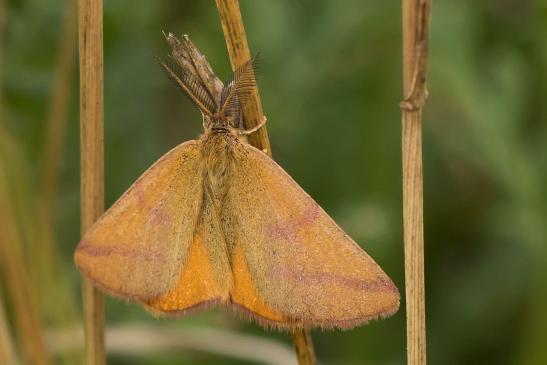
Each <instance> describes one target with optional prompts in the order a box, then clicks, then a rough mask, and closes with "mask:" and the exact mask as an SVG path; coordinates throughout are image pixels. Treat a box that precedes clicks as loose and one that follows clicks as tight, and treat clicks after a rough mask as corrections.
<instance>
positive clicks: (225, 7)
mask: <svg viewBox="0 0 547 365" xmlns="http://www.w3.org/2000/svg"><path fill="white" fill-rule="evenodd" d="M215 1H216V3H217V8H218V12H219V14H220V22H221V23H222V30H223V31H224V38H225V39H226V46H227V47H228V54H229V56H230V62H231V64H232V69H233V70H236V69H237V68H238V67H240V66H242V65H244V64H245V63H247V62H248V61H249V60H250V59H251V51H250V50H249V45H248V43H247V36H246V34H245V28H244V26H243V19H242V17H241V11H240V9H239V2H238V1H237V0H215ZM243 116H244V117H245V128H246V129H251V128H253V127H256V126H257V125H259V124H260V123H261V122H262V120H263V119H264V112H263V111H262V102H261V101H260V95H259V94H258V88H255V89H254V91H253V93H252V95H251V97H250V98H249V99H248V101H247V102H246V104H245V107H244V110H243ZM249 143H250V144H252V145H253V146H255V147H256V148H258V149H261V150H263V151H265V152H266V153H267V154H268V155H269V156H270V157H271V156H272V151H271V148H270V140H269V138H268V130H267V128H266V126H264V127H262V128H260V129H259V130H258V131H257V132H256V133H253V134H252V135H250V136H249Z"/></svg>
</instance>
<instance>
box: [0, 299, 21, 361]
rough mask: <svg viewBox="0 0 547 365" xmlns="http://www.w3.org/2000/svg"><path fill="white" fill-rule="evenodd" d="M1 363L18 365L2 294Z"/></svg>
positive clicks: (0, 309) (0, 307)
mask: <svg viewBox="0 0 547 365" xmlns="http://www.w3.org/2000/svg"><path fill="white" fill-rule="evenodd" d="M0 294H1V293H0ZM0 364H4V365H16V364H17V359H16V358H15V351H14V347H13V341H12V337H11V333H10V329H9V326H8V321H7V320H6V312H5V311H4V303H3V298H2V296H1V295H0Z"/></svg>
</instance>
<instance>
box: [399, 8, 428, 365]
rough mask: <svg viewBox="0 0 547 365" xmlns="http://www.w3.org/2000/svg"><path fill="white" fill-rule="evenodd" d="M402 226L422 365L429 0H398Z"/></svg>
mask: <svg viewBox="0 0 547 365" xmlns="http://www.w3.org/2000/svg"><path fill="white" fill-rule="evenodd" d="M402 5H403V93H404V95H405V99H404V100H403V101H402V102H401V105H400V106H401V110H402V153H403V225H404V242H405V243H404V245H405V287H406V318H407V363H408V364H410V365H423V364H426V335H425V287H424V234H423V172H422V169H423V164H422V107H423V105H424V103H425V101H426V99H427V89H426V71H427V62H428V42H429V13H430V6H431V3H430V0H403V3H402Z"/></svg>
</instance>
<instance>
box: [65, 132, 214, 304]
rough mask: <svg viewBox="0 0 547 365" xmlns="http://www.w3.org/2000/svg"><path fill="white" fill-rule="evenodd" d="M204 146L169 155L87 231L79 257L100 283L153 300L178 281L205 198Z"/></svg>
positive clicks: (190, 145)
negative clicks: (202, 150) (202, 155)
mask: <svg viewBox="0 0 547 365" xmlns="http://www.w3.org/2000/svg"><path fill="white" fill-rule="evenodd" d="M200 145H201V142H200V141H189V142H185V143H182V144H180V145H179V146H177V147H175V148H174V149H172V150H171V151H170V152H168V153H167V154H165V155H164V156H163V157H162V158H161V159H160V160H158V161H157V162H156V163H155V164H154V165H153V166H152V167H150V168H149V169H148V170H147V171H146V172H145V173H144V174H143V175H142V176H141V177H140V178H139V179H138V180H137V181H136V182H135V183H134V184H133V185H132V186H131V187H130V188H129V190H127V192H126V193H125V194H123V195H122V197H121V198H120V199H119V200H118V201H117V202H116V203H114V205H113V206H112V207H111V208H110V209H109V210H108V211H106V213H105V214H104V215H103V216H102V217H101V218H100V219H99V220H98V221H97V222H96V223H95V224H94V225H93V226H92V227H91V228H90V229H89V230H88V231H87V232H86V233H85V235H84V237H83V238H82V240H81V241H80V243H79V245H78V248H77V249H76V253H75V261H76V265H77V266H78V268H79V269H80V271H81V272H82V273H83V274H85V275H86V276H87V277H88V278H89V279H91V280H92V281H93V283H94V284H95V285H96V286H98V287H99V288H101V289H103V290H106V291H107V292H109V293H110V294H112V295H114V296H118V297H123V298H125V299H138V300H149V299H152V298H156V297H158V296H160V295H162V294H165V293H166V292H168V291H169V289H170V288H171V287H173V285H174V284H176V282H177V280H178V278H179V274H180V273H181V270H182V267H183V264H184V263H185V259H186V256H187V255H188V251H189V247H190V244H191V242H192V240H193V235H194V230H195V226H196V223H197V221H198V216H199V213H200V207H201V203H202V199H203V174H202V171H203V164H202V159H201V149H200Z"/></svg>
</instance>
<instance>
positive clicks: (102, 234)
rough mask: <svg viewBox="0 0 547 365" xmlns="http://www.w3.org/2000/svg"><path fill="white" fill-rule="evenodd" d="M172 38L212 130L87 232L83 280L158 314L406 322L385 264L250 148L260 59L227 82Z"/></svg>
mask: <svg viewBox="0 0 547 365" xmlns="http://www.w3.org/2000/svg"><path fill="white" fill-rule="evenodd" d="M166 38H167V41H168V42H169V43H170V45H171V48H172V61H174V62H172V61H171V62H170V61H161V60H160V61H161V63H162V65H163V67H164V68H165V70H166V72H167V74H168V75H169V77H170V78H172V79H173V80H174V81H175V82H176V83H177V85H179V86H180V88H181V89H182V90H183V91H184V92H185V93H186V95H187V96H189V97H190V99H191V100H192V101H193V103H194V104H195V105H196V106H197V108H198V109H199V111H200V112H201V114H202V116H203V127H204V130H205V132H204V134H203V135H202V136H201V138H199V139H198V140H192V141H188V142H184V143H182V144H180V145H178V146H177V147H175V148H173V149H172V150H171V151H169V152H168V153H167V154H165V155H164V156H163V157H161V158H160V159H159V160H158V161H157V162H156V163H155V164H154V165H153V166H152V167H150V168H149V169H148V170H147V171H146V172H144V174H143V175H142V176H141V177H140V178H139V179H138V180H137V181H136V182H135V183H134V184H133V185H132V186H131V187H130V188H129V189H128V190H127V191H126V192H125V193H124V194H123V195H122V196H121V197H120V198H119V199H118V201H117V202H115V203H114V204H113V206H112V207H111V208H110V209H108V210H107V211H106V212H105V213H104V215H103V216H102V217H101V218H100V219H99V220H98V221H97V222H96V223H95V224H94V225H93V226H92V227H91V228H90V229H89V230H88V231H87V232H85V234H84V236H83V238H82V240H81V241H80V243H79V245H78V247H77V249H76V252H75V261H76V265H77V267H78V268H79V270H80V271H81V272H82V273H83V274H84V275H85V276H87V277H88V278H89V279H90V280H91V281H92V282H93V283H94V284H95V285H96V286H97V287H98V288H100V289H102V290H104V291H105V292H107V293H109V294H111V295H113V296H115V297H119V298H123V299H126V300H131V301H136V302H138V303H140V304H142V305H143V306H144V307H145V308H146V309H148V310H149V311H151V312H152V313H156V314H167V315H184V314H187V313H189V312H193V311H197V310H202V309H204V308H208V307H213V306H219V305H220V306H224V307H228V308H231V309H234V310H236V311H237V312H238V313H241V314H243V315H244V316H246V317H250V318H252V319H254V320H256V321H257V322H258V323H259V324H261V325H263V326H266V327H274V328H281V329H294V328H298V327H323V328H342V329H348V328H352V327H354V326H357V325H359V324H363V323H365V322H367V321H369V320H371V319H375V318H378V317H387V316H389V315H391V314H393V313H394V312H396V311H397V309H398V307H399V293H398V290H397V288H396V287H395V285H394V284H393V282H392V281H391V280H390V279H389V277H388V276H387V275H386V274H385V273H384V272H383V271H382V269H381V268H380V267H379V266H378V265H377V264H376V262H374V260H373V259H372V258H371V257H370V256H368V255H367V254H366V253H365V252H364V251H363V250H362V249H361V248H360V247H359V246H358V245H357V244H356V243H355V242H354V241H353V240H352V239H351V238H350V237H349V236H348V235H347V234H346V233H344V231H343V230H342V229H341V228H340V227H339V226H338V225H337V224H336V223H335V222H334V221H333V220H332V219H331V218H330V217H329V216H328V215H327V213H325V211H324V210H323V209H322V208H321V207H320V206H319V205H318V204H317V203H316V202H315V201H314V200H313V199H312V198H311V197H310V196H309V195H308V194H306V192H305V191H304V190H302V188H301V187H300V186H299V185H298V184H297V183H296V182H295V181H294V180H293V179H292V178H291V177H290V176H289V175H288V174H287V173H286V172H285V171H284V170H283V169H282V168H281V167H280V166H279V165H277V164H276V163H275V162H274V161H273V160H272V159H270V158H269V157H268V156H267V155H266V154H265V153H264V152H262V151H260V150H258V149H256V148H255V147H253V146H251V145H249V144H247V143H245V138H244V135H245V134H248V133H252V132H254V131H255V130H256V128H255V129H253V130H248V131H245V130H244V129H243V127H242V112H241V110H242V107H243V106H244V105H245V103H246V101H247V100H248V98H249V97H250V95H251V94H252V92H253V90H254V88H255V86H256V79H255V72H254V64H255V60H254V59H253V60H250V61H249V62H248V63H246V64H244V65H242V66H241V67H239V68H238V69H236V70H235V72H234V74H233V76H232V78H231V80H229V81H228V82H226V83H224V84H223V83H222V82H221V81H220V80H219V79H218V78H217V77H216V76H215V75H214V73H213V71H212V69H211V67H210V65H209V63H208V62H207V61H206V60H205V57H203V55H202V54H201V53H200V52H199V51H198V50H197V48H196V47H195V46H194V45H193V44H192V43H191V42H190V40H189V39H188V37H187V36H185V37H183V39H182V41H179V40H178V39H177V38H175V37H174V36H173V35H172V34H169V35H167V36H166ZM264 122H265V121H264ZM262 124H263V123H262ZM258 127H261V125H259V126H258Z"/></svg>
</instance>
